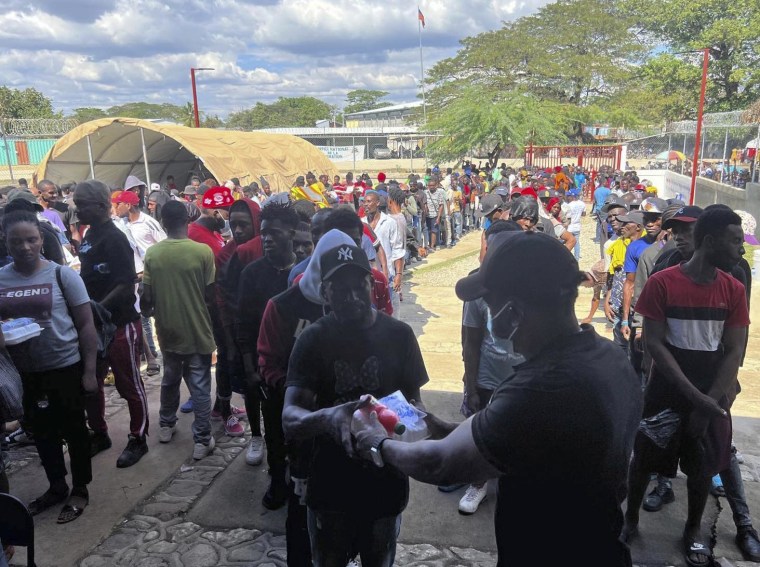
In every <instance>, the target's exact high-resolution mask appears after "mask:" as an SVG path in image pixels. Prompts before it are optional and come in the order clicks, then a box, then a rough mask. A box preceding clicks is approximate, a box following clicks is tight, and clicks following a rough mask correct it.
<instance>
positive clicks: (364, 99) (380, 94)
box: [343, 89, 391, 114]
mask: <svg viewBox="0 0 760 567" xmlns="http://www.w3.org/2000/svg"><path fill="white" fill-rule="evenodd" d="M389 94H390V93H388V92H387V91H373V90H368V89H357V90H355V91H349V92H348V93H347V94H346V106H344V107H343V114H351V113H352V112H364V111H365V110H375V109H376V108H383V107H384V106H391V103H390V102H388V101H381V100H380V99H381V98H385V97H386V96H388V95H389Z"/></svg>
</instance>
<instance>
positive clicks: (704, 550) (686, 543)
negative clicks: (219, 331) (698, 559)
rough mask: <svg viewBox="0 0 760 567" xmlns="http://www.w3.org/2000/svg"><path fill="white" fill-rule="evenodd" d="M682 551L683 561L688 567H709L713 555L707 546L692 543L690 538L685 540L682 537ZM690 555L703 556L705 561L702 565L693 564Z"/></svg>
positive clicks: (696, 542) (695, 542)
mask: <svg viewBox="0 0 760 567" xmlns="http://www.w3.org/2000/svg"><path fill="white" fill-rule="evenodd" d="M683 551H684V559H686V564H687V565H688V566H689V567H709V566H710V565H712V564H713V563H712V560H713V554H712V550H711V549H710V547H709V545H705V544H703V543H700V542H698V541H694V540H692V539H690V538H688V539H687V538H686V536H684V538H683ZM690 555H703V556H705V557H707V561H705V562H704V563H695V562H694V561H692V560H691V557H689V556H690Z"/></svg>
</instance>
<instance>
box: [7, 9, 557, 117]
mask: <svg viewBox="0 0 760 567" xmlns="http://www.w3.org/2000/svg"><path fill="white" fill-rule="evenodd" d="M545 3H547V0H422V1H421V3H420V7H421V9H422V12H423V13H424V14H425V19H426V23H427V26H426V28H425V29H424V30H423V31H422V34H423V44H424V56H425V65H426V67H427V66H429V65H430V64H432V63H433V62H435V61H437V60H439V59H442V58H444V57H448V56H451V55H453V54H454V53H455V52H456V50H457V47H458V41H459V40H460V39H461V38H463V37H466V36H469V35H474V34H476V33H478V32H481V31H484V30H488V29H495V28H498V27H500V25H501V22H502V21H504V20H512V19H515V18H518V17H520V16H522V15H525V14H528V13H531V12H534V11H535V10H536V9H537V8H538V7H539V6H541V5H543V4H545ZM0 5H2V8H3V9H2V13H0V53H2V59H3V62H2V65H0V85H6V86H10V87H15V88H26V87H35V88H37V89H39V90H40V91H42V92H43V93H45V94H46V95H47V96H49V97H50V98H52V100H53V103H54V105H55V108H56V110H63V111H64V112H69V111H71V110H72V109H74V108H77V107H84V106H96V107H102V108H106V107H109V106H113V105H116V104H121V103H124V102H132V101H140V100H142V101H147V102H156V103H161V102H170V103H174V104H184V103H185V102H187V101H189V100H190V99H191V94H190V79H189V68H190V67H213V68H214V69H215V71H211V72H204V73H200V74H199V75H198V77H199V78H198V98H199V106H200V107H201V109H202V110H204V111H207V112H210V113H212V114H219V115H221V116H226V115H228V114H229V113H230V112H234V111H237V110H240V109H243V108H248V107H250V106H252V105H253V104H255V103H256V102H258V101H262V102H271V101H273V100H276V99H277V97H280V96H301V95H309V96H315V97H319V98H321V99H323V100H326V101H327V102H329V103H331V104H336V105H342V103H343V101H344V99H345V94H346V93H347V92H348V91H350V90H353V89H360V88H367V89H381V90H385V91H389V92H390V93H391V94H390V95H389V96H388V100H390V101H392V102H407V101H411V100H414V97H415V95H416V93H417V82H418V80H419V73H420V68H419V44H418V41H419V36H418V33H417V5H416V3H414V2H409V1H408V0H383V1H380V0H2V2H0Z"/></svg>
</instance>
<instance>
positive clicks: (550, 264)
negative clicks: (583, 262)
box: [456, 231, 581, 301]
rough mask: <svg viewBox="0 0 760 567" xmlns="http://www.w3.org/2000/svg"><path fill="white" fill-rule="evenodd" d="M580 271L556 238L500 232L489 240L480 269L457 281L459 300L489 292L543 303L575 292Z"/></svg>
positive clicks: (576, 263)
mask: <svg viewBox="0 0 760 567" xmlns="http://www.w3.org/2000/svg"><path fill="white" fill-rule="evenodd" d="M580 281H581V272H580V270H579V269H578V262H577V260H576V259H575V257H574V256H573V255H572V253H570V252H569V251H568V250H567V248H565V247H564V246H563V245H562V244H561V243H560V241H559V240H558V239H557V238H554V237H552V236H549V235H548V234H543V233H541V232H533V231H524V232H522V231H521V232H516V231H514V232H513V231H510V232H500V233H498V234H495V235H493V236H492V237H491V238H490V239H489V241H488V251H487V252H486V256H485V258H484V259H483V263H482V264H481V266H480V269H479V270H478V271H477V272H475V273H474V274H472V275H469V276H467V277H466V278H462V279H461V280H459V281H458V282H457V285H456V293H457V295H458V296H459V299H461V300H462V301H472V300H475V299H478V298H479V297H483V296H484V295H486V294H487V293H489V292H492V291H497V290H498V292H499V295H501V296H513V297H521V298H523V299H527V300H529V301H531V300H532V301H544V300H546V298H549V297H560V296H561V295H563V293H568V292H571V291H573V292H575V291H577V288H578V284H579V282H580Z"/></svg>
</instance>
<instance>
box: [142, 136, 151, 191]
mask: <svg viewBox="0 0 760 567" xmlns="http://www.w3.org/2000/svg"><path fill="white" fill-rule="evenodd" d="M140 140H142V151H143V164H144V165H145V186H146V187H147V188H149V189H150V169H149V168H148V150H147V149H146V148H145V131H144V130H143V129H142V128H140Z"/></svg>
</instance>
